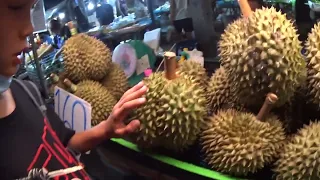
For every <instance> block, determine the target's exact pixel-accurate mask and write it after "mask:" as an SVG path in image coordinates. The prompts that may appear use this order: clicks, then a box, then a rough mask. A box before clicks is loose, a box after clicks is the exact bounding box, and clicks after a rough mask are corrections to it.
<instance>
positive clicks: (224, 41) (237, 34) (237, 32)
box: [218, 18, 248, 66]
mask: <svg viewBox="0 0 320 180" xmlns="http://www.w3.org/2000/svg"><path fill="white" fill-rule="evenodd" d="M246 23H247V20H246V19H245V18H239V19H237V20H235V21H233V22H232V23H230V24H228V25H227V27H226V28H225V30H224V33H223V34H221V38H220V41H219V42H218V50H219V57H220V58H221V59H220V62H221V66H223V65H224V64H225V63H228V62H229V61H231V60H232V59H233V58H239V57H240V55H241V52H238V51H239V49H241V48H242V46H243V45H244V43H243V39H245V38H246V37H247V36H248V32H247V27H246ZM233 56H234V57H233Z"/></svg>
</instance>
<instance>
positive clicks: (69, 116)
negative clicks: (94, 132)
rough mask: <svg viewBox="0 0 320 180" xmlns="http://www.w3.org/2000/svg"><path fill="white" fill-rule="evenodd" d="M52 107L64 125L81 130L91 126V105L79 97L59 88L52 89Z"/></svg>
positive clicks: (77, 130)
mask: <svg viewBox="0 0 320 180" xmlns="http://www.w3.org/2000/svg"><path fill="white" fill-rule="evenodd" d="M54 102H55V103H54V104H55V105H54V106H55V107H54V109H55V112H56V113H57V114H58V115H59V117H60V118H61V120H62V121H63V122H64V124H65V126H66V127H68V128H70V129H73V130H75V131H76V132H83V131H85V130H88V129H90V128H91V111H92V108H91V105H90V104H89V103H88V102H86V101H84V100H83V99H80V98H79V97H77V96H75V95H73V94H71V93H69V92H67V91H65V90H63V89H61V88H59V87H57V86H56V87H55V89H54Z"/></svg>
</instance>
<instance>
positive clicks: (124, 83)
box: [100, 63, 129, 100]
mask: <svg viewBox="0 0 320 180" xmlns="http://www.w3.org/2000/svg"><path fill="white" fill-rule="evenodd" d="M100 83H101V84H102V85H103V86H104V87H106V88H107V89H108V90H109V91H110V93H111V94H112V95H113V96H114V97H115V98H116V99H117V100H120V98H121V97H122V95H123V94H124V93H125V92H126V91H127V90H128V88H129V84H128V79H127V76H126V74H125V73H124V71H123V69H122V68H121V67H120V65H118V64H116V63H112V64H111V66H110V70H109V73H108V74H107V75H106V76H105V77H104V78H103V79H102V80H101V82H100Z"/></svg>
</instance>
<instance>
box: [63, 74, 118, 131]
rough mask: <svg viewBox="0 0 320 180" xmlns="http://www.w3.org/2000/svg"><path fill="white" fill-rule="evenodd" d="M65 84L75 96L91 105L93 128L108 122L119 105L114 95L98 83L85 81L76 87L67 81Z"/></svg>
mask: <svg viewBox="0 0 320 180" xmlns="http://www.w3.org/2000/svg"><path fill="white" fill-rule="evenodd" d="M65 83H66V84H68V86H69V87H70V88H69V89H70V90H71V92H72V93H74V95H76V96H77V97H79V98H81V99H83V100H85V101H87V102H88V103H90V105H91V107H92V112H91V113H92V117H91V124H92V126H95V125H98V124H99V123H100V122H102V121H104V120H106V119H107V118H108V117H109V115H110V114H111V112H112V109H113V107H114V106H115V105H116V103H117V101H116V99H115V98H114V97H113V96H112V94H111V93H110V92H109V91H108V90H107V89H106V88H104V87H103V86H102V85H101V84H99V83H98V82H95V81H92V80H84V81H81V82H80V83H79V84H77V85H74V84H72V83H71V82H70V81H69V80H68V79H66V80H65Z"/></svg>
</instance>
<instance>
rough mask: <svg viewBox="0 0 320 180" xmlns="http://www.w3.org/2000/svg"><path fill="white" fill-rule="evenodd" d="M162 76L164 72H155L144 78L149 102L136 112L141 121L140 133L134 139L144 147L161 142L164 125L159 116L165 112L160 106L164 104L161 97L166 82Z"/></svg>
mask: <svg viewBox="0 0 320 180" xmlns="http://www.w3.org/2000/svg"><path fill="white" fill-rule="evenodd" d="M162 76H163V74H162V73H153V74H151V75H150V76H149V77H147V78H145V79H144V83H145V85H146V86H147V87H148V92H147V93H146V95H145V97H146V99H147V102H146V103H145V104H144V105H143V106H141V107H140V108H138V109H137V110H136V111H135V112H134V117H135V118H136V119H139V120H140V123H141V124H140V129H139V133H138V134H135V135H134V136H136V137H134V138H135V139H134V141H135V142H136V143H137V144H138V145H139V146H140V147H143V148H150V147H157V146H159V143H160V142H161V135H162V131H163V129H164V126H163V124H162V122H161V121H158V118H159V116H162V115H163V114H164V113H162V112H160V111H159V106H161V105H162V104H163V103H162V102H161V101H160V98H161V96H163V94H162V90H163V88H164V86H165V83H166V80H165V78H163V77H162Z"/></svg>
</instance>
